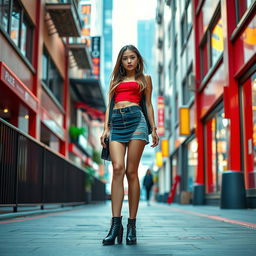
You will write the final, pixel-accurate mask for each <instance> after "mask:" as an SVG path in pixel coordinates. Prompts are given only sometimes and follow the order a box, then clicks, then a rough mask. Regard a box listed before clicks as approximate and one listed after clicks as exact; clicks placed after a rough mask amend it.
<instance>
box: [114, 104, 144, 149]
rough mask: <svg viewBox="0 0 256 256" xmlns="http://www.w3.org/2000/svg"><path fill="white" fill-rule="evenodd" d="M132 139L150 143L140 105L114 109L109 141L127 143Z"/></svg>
mask: <svg viewBox="0 0 256 256" xmlns="http://www.w3.org/2000/svg"><path fill="white" fill-rule="evenodd" d="M130 140H144V141H145V142H146V144H148V143H149V139H148V127H147V123H146V119H145V117H144V114H143V112H142V110H141V107H140V106H130V107H125V108H119V109H113V113H112V117H111V120H110V138H109V141H119V142H125V143H127V142H129V141H130Z"/></svg>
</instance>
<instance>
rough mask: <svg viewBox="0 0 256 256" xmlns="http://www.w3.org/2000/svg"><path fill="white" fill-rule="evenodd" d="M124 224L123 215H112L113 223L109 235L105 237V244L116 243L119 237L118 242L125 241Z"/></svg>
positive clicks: (103, 242)
mask: <svg viewBox="0 0 256 256" xmlns="http://www.w3.org/2000/svg"><path fill="white" fill-rule="evenodd" d="M123 229H124V228H123V225H122V216H121V217H112V223H111V227H110V230H109V233H108V235H107V236H106V237H105V238H104V239H103V241H102V244H103V245H114V244H115V240H116V238H117V243H118V244H121V243H122V241H123Z"/></svg>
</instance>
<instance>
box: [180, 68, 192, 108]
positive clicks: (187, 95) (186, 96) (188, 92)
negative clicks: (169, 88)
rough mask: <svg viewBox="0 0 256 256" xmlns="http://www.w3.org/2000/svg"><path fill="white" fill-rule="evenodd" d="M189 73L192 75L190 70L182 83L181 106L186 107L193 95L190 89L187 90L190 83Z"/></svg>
mask: <svg viewBox="0 0 256 256" xmlns="http://www.w3.org/2000/svg"><path fill="white" fill-rule="evenodd" d="M191 73H192V70H190V72H189V73H188V74H187V76H186V77H185V79H184V81H183V83H182V91H183V104H184V105H187V104H188V103H189V101H190V99H191V98H192V96H193V93H192V91H191V89H190V88H189V82H190V81H189V76H190V75H191ZM190 86H191V85H190Z"/></svg>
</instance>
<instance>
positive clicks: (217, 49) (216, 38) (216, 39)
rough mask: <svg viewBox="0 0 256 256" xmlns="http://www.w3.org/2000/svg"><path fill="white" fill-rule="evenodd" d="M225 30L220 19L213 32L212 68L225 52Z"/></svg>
mask: <svg viewBox="0 0 256 256" xmlns="http://www.w3.org/2000/svg"><path fill="white" fill-rule="evenodd" d="M223 47H224V43H223V29H222V20H221V19H219V21H218V22H217V24H216V25H215V26H214V28H213V30H212V31H211V66H214V64H215V63H216V62H217V60H218V59H219V57H220V56H221V54H222V52H223Z"/></svg>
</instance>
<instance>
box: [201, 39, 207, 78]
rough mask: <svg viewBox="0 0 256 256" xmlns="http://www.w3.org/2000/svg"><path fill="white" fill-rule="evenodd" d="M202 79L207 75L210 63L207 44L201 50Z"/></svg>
mask: <svg viewBox="0 0 256 256" xmlns="http://www.w3.org/2000/svg"><path fill="white" fill-rule="evenodd" d="M200 54H201V79H202V80H203V78H204V76H205V75H206V74H207V72H208V69H209V65H208V63H209V61H208V44H207V41H206V43H205V44H204V45H203V46H202V48H201V53H200Z"/></svg>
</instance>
